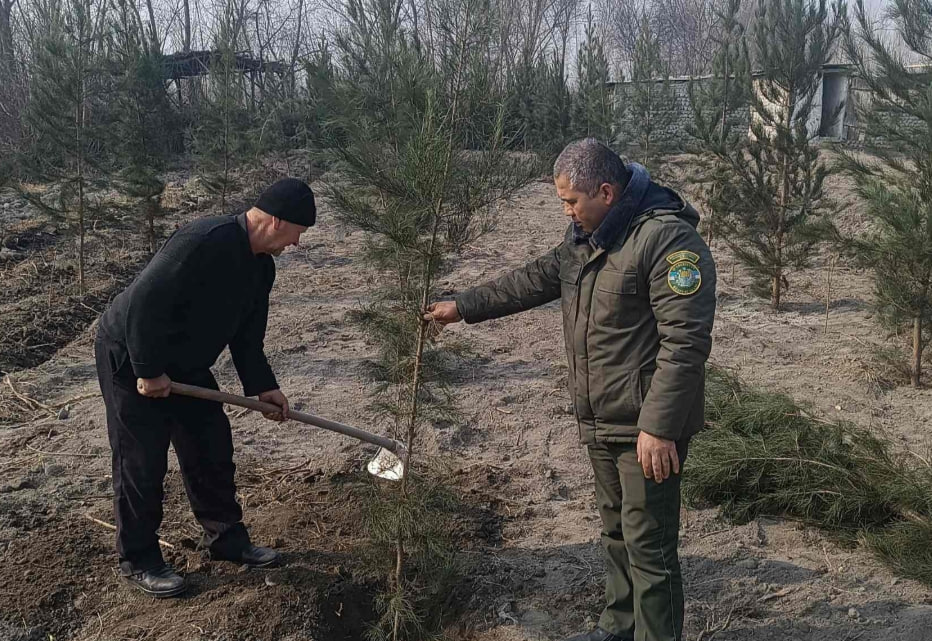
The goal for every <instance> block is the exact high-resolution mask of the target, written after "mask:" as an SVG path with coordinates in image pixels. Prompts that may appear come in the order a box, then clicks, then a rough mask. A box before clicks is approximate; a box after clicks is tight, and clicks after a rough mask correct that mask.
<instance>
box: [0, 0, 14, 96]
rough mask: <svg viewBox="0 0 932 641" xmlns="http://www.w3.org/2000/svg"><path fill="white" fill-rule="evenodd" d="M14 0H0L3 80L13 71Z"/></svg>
mask: <svg viewBox="0 0 932 641" xmlns="http://www.w3.org/2000/svg"><path fill="white" fill-rule="evenodd" d="M14 4H16V0H0V78H3V79H4V81H8V79H9V78H10V77H11V76H12V71H13V27H12V15H13V5H14Z"/></svg>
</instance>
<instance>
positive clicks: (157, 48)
mask: <svg viewBox="0 0 932 641" xmlns="http://www.w3.org/2000/svg"><path fill="white" fill-rule="evenodd" d="M146 10H147V11H148V12H149V40H150V41H151V42H152V49H151V51H152V53H160V52H161V50H162V44H161V42H160V41H159V30H158V27H156V24H155V11H154V10H153V9H152V0H146Z"/></svg>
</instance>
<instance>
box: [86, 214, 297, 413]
mask: <svg viewBox="0 0 932 641" xmlns="http://www.w3.org/2000/svg"><path fill="white" fill-rule="evenodd" d="M274 281H275V262H274V261H273V260H272V257H271V256H269V255H268V254H259V255H254V254H253V253H252V249H251V248H250V246H249V235H248V233H247V231H246V215H245V214H240V215H238V216H217V217H211V218H202V219H200V220H197V221H194V222H192V223H190V224H188V225H185V226H184V227H181V228H180V229H178V230H177V231H176V232H175V233H174V234H172V236H171V238H169V239H168V241H166V243H165V245H163V246H162V249H160V250H159V252H158V253H157V254H156V255H155V256H154V257H153V258H152V260H151V261H150V262H149V264H148V265H147V266H146V268H145V269H143V270H142V273H140V274H139V276H137V277H136V280H134V281H133V283H132V284H131V285H130V286H129V287H128V288H126V289H125V290H124V291H123V292H122V293H121V294H120V295H119V296H117V297H116V298H115V299H114V300H113V304H112V305H111V306H110V308H109V309H108V310H107V311H106V312H104V315H103V317H101V320H100V329H101V330H102V331H103V333H104V334H105V335H106V337H107V338H109V339H110V342H111V343H113V344H114V347H115V348H116V349H117V350H125V351H126V354H127V355H128V356H129V360H130V363H131V365H132V369H133V373H134V374H135V375H136V376H137V377H139V378H155V377H157V376H160V375H162V374H168V375H169V377H170V378H172V379H177V380H179V381H183V380H184V379H185V378H186V374H194V373H195V372H203V371H204V370H206V369H208V368H210V367H211V366H212V365H213V364H214V362H216V360H217V357H218V356H220V353H221V352H222V351H223V348H224V347H226V346H227V345H229V346H230V353H231V354H232V356H233V364H234V365H235V367H236V371H237V373H238V374H239V378H240V380H241V381H242V383H243V392H244V393H245V394H246V396H255V395H257V394H260V393H261V392H265V391H268V390H272V389H277V388H278V384H277V383H276V381H275V375H274V374H273V373H272V369H271V368H270V367H269V363H268V361H267V360H266V358H265V353H264V352H263V340H264V338H265V327H266V323H267V321H268V314H269V291H270V290H271V288H272V283H273V282H274Z"/></svg>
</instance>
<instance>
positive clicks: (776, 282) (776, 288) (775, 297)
mask: <svg viewBox="0 0 932 641" xmlns="http://www.w3.org/2000/svg"><path fill="white" fill-rule="evenodd" d="M781 276H782V273H781V274H777V275H775V276H772V277H771V280H770V306H771V307H773V309H774V311H776V312H779V311H780V295H781V294H782V293H783V283H782V278H781Z"/></svg>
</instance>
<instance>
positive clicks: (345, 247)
mask: <svg viewBox="0 0 932 641" xmlns="http://www.w3.org/2000/svg"><path fill="white" fill-rule="evenodd" d="M176 187H177V189H179V190H181V189H183V188H182V187H181V186H176ZM844 188H845V186H844V185H843V184H840V185H836V189H837V190H838V191H841V192H843V191H844ZM552 191H553V187H552V185H549V184H546V183H536V184H533V185H531V186H530V187H528V188H527V189H526V190H525V191H524V192H523V193H522V194H521V195H520V197H519V198H518V199H517V200H516V201H515V202H514V203H512V204H510V205H505V206H503V207H502V212H501V214H502V216H501V218H500V223H499V225H498V227H497V229H496V230H494V231H493V232H492V233H490V234H489V235H487V236H485V237H483V238H482V239H481V240H480V241H478V242H477V243H476V244H475V246H473V247H470V248H469V249H468V250H467V252H466V253H465V254H464V255H463V256H462V257H461V258H460V259H458V261H457V264H456V268H455V270H454V271H453V272H452V273H451V274H450V275H449V276H448V277H446V278H445V281H444V282H443V283H442V284H441V286H442V288H443V289H445V290H446V291H448V292H453V291H456V290H459V289H462V288H465V287H467V286H469V285H470V284H473V283H476V282H478V281H480V280H483V279H486V278H490V277H493V276H495V275H497V274H500V273H502V272H504V271H506V270H508V269H509V268H511V267H515V266H518V265H521V264H523V263H524V262H525V261H526V260H528V259H530V258H533V257H535V256H536V255H538V254H540V253H542V252H543V251H544V250H546V249H547V248H549V247H550V246H552V245H553V244H555V243H556V242H558V240H559V239H560V238H561V236H562V232H563V229H564V226H565V224H566V220H565V219H564V217H563V216H562V215H561V212H560V207H559V203H558V201H557V200H556V198H555V197H554V195H553V193H552ZM186 216H190V214H187V213H184V212H183V210H182V211H180V212H179V213H177V214H175V215H174V216H173V217H172V218H170V219H169V222H168V224H169V225H172V224H177V223H178V222H181V221H183V220H184V219H185V218H186ZM843 216H844V219H845V221H846V224H848V225H858V224H860V223H859V218H858V213H857V211H856V210H855V209H851V210H848V211H846V212H845V213H844V214H843ZM319 220H320V222H319V224H318V225H317V226H316V227H314V228H313V229H312V230H311V231H309V232H308V233H307V234H306V235H305V237H304V239H303V243H302V246H301V247H300V248H294V249H291V250H290V251H288V252H286V253H285V254H284V255H283V256H282V257H281V258H280V259H278V270H279V271H278V281H277V283H276V286H275V289H274V291H273V296H272V309H271V314H270V322H269V329H268V334H267V338H266V346H267V351H268V354H269V358H270V361H271V363H272V366H273V368H274V369H275V371H276V372H277V373H278V376H279V382H280V383H281V385H282V388H283V389H284V390H285V392H286V393H287V394H289V396H290V397H291V399H292V402H293V403H294V404H295V405H296V406H298V407H300V408H303V409H305V410H307V411H312V412H314V413H317V414H321V415H324V416H328V417H333V418H335V419H338V420H342V421H344V422H348V423H353V424H358V425H360V426H367V427H371V428H373V429H376V430H378V429H380V426H379V425H377V424H375V423H374V421H373V413H372V412H371V410H369V409H368V408H367V399H368V397H369V393H370V389H371V383H370V382H368V380H367V378H366V376H365V371H366V368H365V364H366V361H367V359H370V358H372V357H373V355H374V349H373V346H372V345H370V344H369V343H367V340H366V338H365V337H364V336H363V335H362V333H361V332H360V331H359V330H358V329H357V328H356V327H355V326H353V325H351V324H349V323H347V322H346V321H345V317H346V314H347V312H349V311H350V310H353V309H356V308H357V307H358V306H359V305H360V304H362V303H364V302H365V301H366V297H367V295H368V292H370V291H371V285H372V283H371V282H370V281H371V279H372V275H371V274H370V273H368V272H367V271H366V269H365V268H364V267H363V266H362V265H360V263H359V260H358V254H359V250H360V247H361V245H362V242H363V236H362V234H361V233H359V232H353V231H352V230H347V229H344V228H343V227H342V226H341V225H340V224H338V223H337V222H336V221H335V220H334V218H333V216H332V212H331V210H330V209H329V208H328V207H327V204H326V203H325V202H324V203H322V206H321V210H320V215H319ZM111 241H112V239H110V241H106V240H99V241H98V242H101V243H106V242H111ZM716 257H717V261H718V264H719V272H720V278H719V282H720V306H719V313H718V319H717V325H716V330H715V345H714V349H713V355H712V361H713V362H714V363H716V364H718V365H721V366H725V367H728V368H731V369H733V370H734V371H736V372H737V373H738V374H739V375H740V376H741V377H742V379H744V380H745V381H747V382H749V383H752V384H755V385H760V386H765V387H767V388H770V389H775V390H781V391H786V392H789V393H791V394H793V395H794V396H796V397H797V398H799V399H801V400H804V401H807V402H809V403H811V404H812V405H813V406H814V407H815V408H816V409H817V410H818V411H819V412H820V413H821V414H822V415H824V416H826V417H830V418H835V417H843V418H846V419H850V420H852V421H855V422H857V423H860V424H863V425H870V426H871V427H873V428H875V429H877V430H881V431H882V432H883V433H884V434H886V435H887V436H888V437H889V438H891V439H893V440H894V441H895V442H896V443H897V446H898V447H901V448H909V449H910V450H913V451H916V452H917V453H919V452H920V451H921V450H922V448H923V447H924V446H925V441H924V439H925V434H924V431H925V429H926V425H927V424H928V422H929V421H928V419H929V417H930V416H932V390H927V389H923V390H918V391H917V390H912V389H909V388H905V387H893V388H892V389H889V387H887V386H883V385H879V384H878V383H877V381H878V374H877V371H878V370H877V368H876V366H875V364H874V358H873V356H872V350H873V349H874V347H873V346H875V345H886V346H890V345H892V343H891V339H889V338H887V337H885V336H884V334H883V333H882V332H880V331H879V330H878V329H877V327H876V325H875V323H874V321H873V320H872V319H871V315H870V310H869V301H870V284H869V280H868V278H867V277H866V275H865V274H863V273H860V272H859V271H857V270H854V269H851V268H849V267H848V266H846V265H844V264H841V263H838V264H837V265H836V267H835V269H834V270H832V269H831V268H830V265H831V257H830V256H828V255H820V256H818V257H817V258H816V260H815V263H814V266H813V268H811V269H809V270H807V271H805V272H803V273H801V274H797V275H795V276H793V277H792V279H791V285H792V286H791V289H790V290H789V295H788V299H787V305H786V308H787V309H786V311H784V312H783V313H781V314H774V313H772V312H770V311H769V310H768V309H767V307H766V305H765V304H764V303H762V302H760V301H758V300H756V299H753V298H751V297H750V296H749V294H748V293H747V283H748V279H747V278H746V277H745V276H744V275H743V274H742V271H741V269H740V268H737V269H732V264H731V258H730V256H729V255H728V253H727V252H726V251H725V250H724V249H722V248H720V247H716ZM10 260H11V259H9V258H7V263H6V267H7V268H9V267H10V265H11V263H10V262H9V261H10ZM12 260H14V261H22V260H25V258H24V257H13V259H12ZM830 271H831V272H832V283H833V285H832V289H833V295H832V298H833V302H832V305H831V310H830V314H829V324H828V331H827V333H826V332H825V327H824V323H825V302H824V297H825V289H826V281H827V276H828V273H829V272H830ZM5 273H9V272H5ZM3 287H7V284H6V283H4V284H3ZM0 322H6V321H4V320H3V319H0ZM92 336H93V328H90V329H87V330H84V331H82V332H81V333H80V334H79V335H78V336H77V338H76V340H74V341H73V342H71V343H70V344H68V345H67V346H66V347H64V348H62V349H60V350H58V351H57V352H56V353H55V354H54V355H53V356H52V358H51V359H50V360H48V361H47V362H45V363H43V364H41V365H39V366H37V367H34V368H32V369H24V370H20V371H16V372H14V374H13V375H12V380H13V382H14V385H15V387H16V390H17V391H18V392H19V394H20V395H21V396H23V397H29V398H32V399H36V400H37V401H39V402H41V403H42V404H43V405H45V406H47V407H48V409H44V408H42V407H40V406H39V405H38V404H33V405H30V404H29V402H28V401H24V400H22V399H17V398H16V397H15V396H14V395H13V391H12V390H11V389H10V388H9V387H5V388H4V390H3V392H2V393H3V396H2V397H0V400H2V401H3V402H5V403H7V405H8V406H9V405H10V404H14V405H15V406H16V407H18V408H19V410H20V411H19V413H18V414H17V416H19V421H18V422H17V423H12V421H8V425H7V426H6V427H3V428H0V639H30V640H39V639H42V640H47V639H51V638H54V639H58V640H64V639H74V640H82V641H91V640H93V641H104V640H111V639H113V640H116V639H159V640H169V639H171V640H182V639H184V640H188V639H191V640H201V639H203V640H207V639H258V640H262V641H275V640H278V639H283V640H285V639H287V640H289V641H297V640H307V639H317V640H318V641H329V640H338V639H339V640H342V639H362V638H363V636H362V635H363V630H364V628H365V624H366V621H368V620H370V619H371V617H372V603H371V600H372V595H373V592H374V589H375V586H374V584H373V582H372V579H371V577H369V576H368V575H367V574H366V572H365V568H364V562H363V560H362V558H363V557H362V552H361V551H362V550H363V549H364V547H365V533H364V532H362V531H360V529H359V526H358V509H359V508H358V505H357V504H356V503H355V502H354V501H353V496H354V491H355V488H358V487H360V486H362V485H363V484H365V483H368V482H369V481H368V480H367V479H366V478H365V476H364V475H363V474H361V473H360V472H359V470H360V468H361V466H362V464H363V462H364V461H365V459H366V457H367V456H368V455H369V454H371V450H369V449H368V448H364V447H360V446H359V445H358V444H356V443H355V442H353V441H351V440H349V439H346V438H343V437H338V436H335V435H332V434H329V433H325V432H321V431H316V430H314V429H308V428H305V427H301V426H299V425H296V424H290V423H288V424H283V425H279V424H274V423H270V422H266V421H264V420H263V419H262V418H261V417H259V416H256V415H254V414H252V413H247V414H243V413H241V412H238V411H230V414H231V417H232V421H233V425H234V432H235V434H234V438H235V443H236V448H237V454H236V457H237V463H238V483H239V487H240V495H241V499H242V502H243V504H244V507H245V512H246V521H247V524H248V525H249V526H250V528H251V531H252V532H253V536H254V538H255V539H256V540H257V541H258V542H259V543H262V544H270V545H275V546H276V547H278V548H279V549H281V550H282V551H283V552H284V554H285V555H286V557H287V560H288V564H287V565H286V566H285V567H283V568H280V569H275V570H268V571H241V570H240V569H239V568H236V567H232V566H229V564H218V563H208V562H206V561H205V559H204V558H203V557H202V556H201V554H200V552H198V551H197V550H196V549H195V548H196V545H195V541H196V539H197V526H196V523H195V521H194V520H193V517H192V516H191V515H190V512H189V510H188V508H187V505H186V502H185V499H184V495H183V490H182V487H181V483H180V478H179V477H178V473H177V465H176V464H175V462H174V461H172V464H171V468H170V469H171V472H170V475H169V479H168V482H167V484H166V505H167V509H166V517H165V524H164V527H163V529H162V537H163V539H164V540H165V541H167V542H168V543H170V544H171V545H173V546H174V547H173V548H171V549H168V548H166V554H167V556H168V558H169V559H170V560H171V561H172V562H173V563H174V564H175V565H176V566H178V567H180V568H181V569H182V570H184V571H185V572H186V573H187V575H188V576H189V578H190V580H191V582H192V585H193V589H192V591H191V593H190V594H189V595H188V596H187V597H186V598H183V599H178V600H173V601H168V602H156V601H152V600H148V599H146V598H144V597H142V596H138V595H137V594H135V593H133V592H131V591H130V590H128V589H127V588H126V587H124V586H123V585H122V584H121V583H120V581H119V579H118V578H117V576H116V575H115V573H114V565H115V561H114V558H113V554H112V551H111V545H112V533H111V532H110V531H109V530H107V529H106V528H105V527H103V526H101V525H99V524H97V523H95V522H93V521H91V520H90V519H89V518H88V516H90V517H93V518H96V519H99V520H102V521H106V522H111V521H112V514H111V508H110V497H109V494H110V492H111V488H110V478H109V466H110V462H109V448H108V444H107V438H106V430H105V424H104V408H103V404H102V402H101V399H100V398H99V397H98V396H96V395H95V392H96V390H97V383H96V378H95V373H94V365H93V356H92ZM441 340H445V341H449V340H465V341H468V342H469V343H470V344H471V346H472V350H473V351H474V353H475V357H474V358H472V359H470V360H468V361H466V362H464V364H463V367H462V372H461V377H460V379H459V380H458V381H457V382H456V385H455V390H456V396H457V401H458V404H459V407H460V410H461V411H462V414H463V416H462V420H460V421H458V422H456V423H455V424H453V425H449V426H444V427H441V428H438V429H436V430H434V431H433V432H431V433H430V434H429V435H428V436H427V437H426V440H425V442H424V445H423V446H424V448H425V449H426V450H427V451H428V452H429V453H430V454H432V455H434V456H436V457H438V458H439V459H440V460H442V461H443V464H444V465H445V467H446V469H447V470H448V472H449V474H450V475H451V478H452V479H453V480H454V482H455V487H456V488H457V489H458V491H459V492H460V493H461V494H462V496H463V497H464V511H463V515H462V520H461V523H460V525H461V527H460V528H459V529H458V532H457V536H458V537H459V541H460V545H461V547H462V555H461V558H462V560H463V563H464V567H465V568H466V574H465V578H464V579H463V580H462V582H461V584H460V585H459V586H458V587H457V588H456V590H454V592H453V593H451V596H450V599H449V600H448V603H447V604H446V605H445V607H447V608H448V609H449V610H450V613H451V614H450V616H449V620H450V621H451V623H450V625H449V627H448V630H447V634H448V637H449V638H451V639H462V640H474V641H515V640H519V639H522V640H524V639H527V640H538V639H541V640H543V639H547V640H555V639H561V638H563V637H564V636H567V635H569V634H570V633H571V632H574V631H578V630H580V629H583V628H584V627H586V626H587V625H590V624H591V623H592V622H593V621H594V620H595V619H596V618H597V616H598V612H599V609H600V600H601V582H602V577H603V574H602V569H601V568H602V566H601V557H600V551H599V547H598V534H599V522H598V516H597V513H596V511H595V507H594V496H593V486H592V478H591V472H590V470H589V466H588V463H587V460H586V457H585V455H584V452H583V451H582V449H581V448H580V446H579V445H578V444H577V434H576V427H575V423H574V420H573V417H572V415H571V414H570V413H569V412H568V407H567V404H568V400H567V397H566V394H565V392H564V384H565V376H566V366H565V363H564V352H563V347H562V337H561V331H560V313H559V307H558V306H557V305H554V304H551V305H547V306H544V307H541V308H539V309H536V310H533V311H530V312H527V313H525V314H521V315H517V316H513V317H510V318H506V319H501V320H497V321H492V322H489V323H485V324H482V325H477V326H462V325H461V326H455V327H451V328H449V329H448V330H446V331H445V332H444V333H443V335H442V337H441ZM216 373H217V376H218V380H219V381H220V383H221V386H222V387H224V388H225V389H228V390H230V391H234V392H238V391H239V388H238V385H237V381H236V378H235V373H234V371H233V369H232V365H231V363H230V360H229V358H228V356H226V355H224V356H223V357H222V358H221V360H220V362H219V363H218V364H217V367H216ZM880 378H883V377H880ZM74 399H77V400H74ZM64 403H66V404H67V411H61V410H60V407H61V406H62V404H64ZM27 407H28V408H31V409H30V410H29V411H26V408H27ZM686 473H687V474H688V463H687V470H686ZM682 523H683V527H682V532H681V536H682V548H681V554H682V560H683V565H684V568H685V576H686V579H685V580H686V588H687V592H688V601H687V633H688V635H687V638H688V639H690V640H691V641H699V640H700V639H701V640H702V641H709V639H713V638H714V639H717V640H718V641H745V640H747V641H750V640H754V641H778V640H779V641H783V640H784V639H794V640H800V641H854V640H855V639H860V640H861V641H874V640H876V641H926V640H929V639H932V590H930V589H928V588H925V587H923V586H921V585H919V584H917V583H914V582H911V581H907V580H902V579H898V578H897V577H895V576H893V575H892V574H891V573H890V572H889V571H887V570H886V569H885V568H884V567H883V566H882V565H881V564H880V563H879V562H877V561H876V560H874V559H873V558H871V557H870V555H868V554H867V553H866V552H864V551H862V550H858V549H844V548H841V547H839V546H838V545H836V544H835V543H834V542H832V541H831V540H829V539H827V538H825V537H823V536H822V535H820V534H819V533H818V532H816V531H813V530H812V529H809V528H807V527H803V526H801V525H798V524H795V523H792V522H786V521H781V520H777V519H759V520H757V521H754V522H751V523H749V524H747V525H743V526H740V527H734V526H730V525H728V524H727V523H724V522H722V521H720V520H719V519H718V518H717V515H716V511H715V510H714V509H702V510H694V509H684V514H683V519H682Z"/></svg>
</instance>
